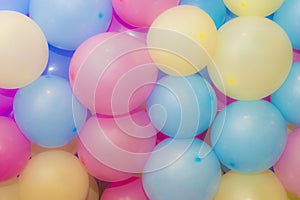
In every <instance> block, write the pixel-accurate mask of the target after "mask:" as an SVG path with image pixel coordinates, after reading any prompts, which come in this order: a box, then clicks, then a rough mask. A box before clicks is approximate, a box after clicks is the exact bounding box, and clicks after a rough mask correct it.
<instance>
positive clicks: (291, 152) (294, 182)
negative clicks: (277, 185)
mask: <svg viewBox="0 0 300 200" xmlns="http://www.w3.org/2000/svg"><path fill="white" fill-rule="evenodd" d="M299 142H300V129H296V130H294V131H293V132H292V133H290V134H289V136H288V141H287V145H286V148H285V150H284V153H283V155H282V156H281V158H280V160H279V161H278V162H277V163H276V165H275V166H274V170H275V174H276V175H277V177H278V178H279V180H280V181H281V182H282V184H283V185H284V187H285V188H286V189H287V190H288V191H289V192H291V193H293V194H295V195H296V196H297V197H300V171H299V166H300V158H299V149H300V148H299Z"/></svg>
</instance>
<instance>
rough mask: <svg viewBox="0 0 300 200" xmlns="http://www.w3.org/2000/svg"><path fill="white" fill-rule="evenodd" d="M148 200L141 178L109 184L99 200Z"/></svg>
mask: <svg viewBox="0 0 300 200" xmlns="http://www.w3.org/2000/svg"><path fill="white" fill-rule="evenodd" d="M120 199H126V200H148V197H147V196H146V194H145V192H144V189H143V184H142V180H141V178H131V179H128V180H126V181H122V182H116V183H111V184H110V185H108V187H107V188H106V189H105V190H104V192H103V194H102V196H101V200H120Z"/></svg>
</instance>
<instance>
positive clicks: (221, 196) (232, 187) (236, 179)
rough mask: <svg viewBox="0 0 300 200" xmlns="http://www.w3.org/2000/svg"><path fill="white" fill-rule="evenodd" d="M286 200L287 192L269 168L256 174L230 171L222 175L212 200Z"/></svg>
mask: <svg viewBox="0 0 300 200" xmlns="http://www.w3.org/2000/svg"><path fill="white" fill-rule="evenodd" d="M250 199H251V200H269V199H270V200H288V197H287V193H286V191H285V189H284V187H283V186H282V184H281V183H280V181H279V180H278V179H277V177H276V176H275V174H274V173H273V172H271V171H270V170H268V171H265V172H261V173H257V174H242V173H237V172H233V171H230V172H228V173H226V174H225V175H223V176H222V178H221V182H220V186H219V189H218V191H217V193H216V195H215V197H214V200H250Z"/></svg>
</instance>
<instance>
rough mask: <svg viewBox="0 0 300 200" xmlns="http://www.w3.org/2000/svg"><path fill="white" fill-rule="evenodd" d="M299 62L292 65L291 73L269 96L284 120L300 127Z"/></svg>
mask: <svg viewBox="0 0 300 200" xmlns="http://www.w3.org/2000/svg"><path fill="white" fill-rule="evenodd" d="M299 77H300V62H296V63H294V64H293V65H292V68H291V71H290V73H289V75H288V77H287V79H286V80H285V82H284V83H283V84H282V85H281V87H280V88H279V89H278V90H276V91H275V92H274V93H273V94H272V95H271V102H272V103H273V104H274V105H275V106H276V107H277V108H278V109H279V110H280V111H281V113H282V115H283V117H284V118H285V120H286V121H287V122H289V123H291V124H293V125H296V126H300V106H299V102H300V78H299Z"/></svg>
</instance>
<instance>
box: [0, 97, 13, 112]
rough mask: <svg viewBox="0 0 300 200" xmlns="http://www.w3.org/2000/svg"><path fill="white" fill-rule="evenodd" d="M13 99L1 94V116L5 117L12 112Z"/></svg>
mask: <svg viewBox="0 0 300 200" xmlns="http://www.w3.org/2000/svg"><path fill="white" fill-rule="evenodd" d="M12 107H13V98H12V97H7V96H4V95H1V94H0V115H5V114H7V113H9V112H10V111H12Z"/></svg>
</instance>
